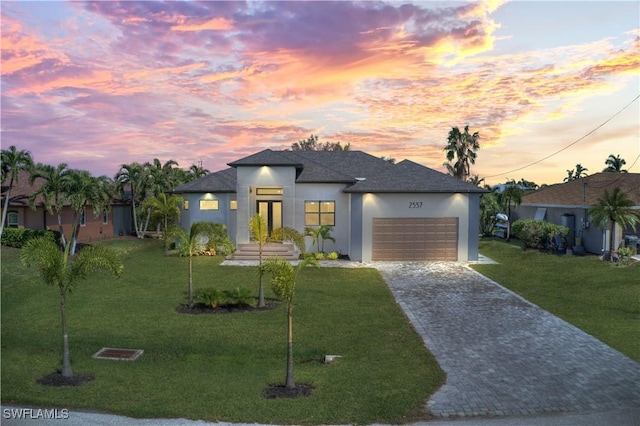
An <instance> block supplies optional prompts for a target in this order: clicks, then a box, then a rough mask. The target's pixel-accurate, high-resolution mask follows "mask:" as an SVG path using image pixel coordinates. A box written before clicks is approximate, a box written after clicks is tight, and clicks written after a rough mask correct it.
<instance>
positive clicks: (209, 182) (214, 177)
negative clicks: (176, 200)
mask: <svg viewBox="0 0 640 426" xmlns="http://www.w3.org/2000/svg"><path fill="white" fill-rule="evenodd" d="M173 192H175V193H178V194H183V193H188V192H195V193H203V192H236V169H231V168H229V169H224V170H221V171H219V172H215V173H209V174H208V175H206V176H203V177H201V178H200V179H196V180H194V181H191V182H188V183H185V184H184V185H180V186H178V187H177V188H176V189H174V190H173Z"/></svg>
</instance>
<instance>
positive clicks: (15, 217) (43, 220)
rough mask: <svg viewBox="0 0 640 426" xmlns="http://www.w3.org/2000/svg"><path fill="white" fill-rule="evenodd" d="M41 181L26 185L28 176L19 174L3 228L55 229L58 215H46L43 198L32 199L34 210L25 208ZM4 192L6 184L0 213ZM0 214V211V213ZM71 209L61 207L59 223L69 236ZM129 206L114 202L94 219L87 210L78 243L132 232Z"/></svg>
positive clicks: (0, 207)
mask: <svg viewBox="0 0 640 426" xmlns="http://www.w3.org/2000/svg"><path fill="white" fill-rule="evenodd" d="M43 182H44V181H43V180H42V179H40V178H38V179H36V180H35V181H34V183H33V185H30V184H29V174H28V173H27V172H24V171H21V172H20V175H19V176H18V182H17V183H16V182H14V186H13V188H12V189H11V195H10V196H11V199H10V200H9V208H8V209H7V222H6V224H5V226H6V227H7V228H29V229H51V230H53V231H57V230H58V216H57V214H56V212H55V210H54V211H53V214H49V213H48V212H47V210H46V209H45V207H44V199H43V198H42V197H41V196H39V197H37V198H36V200H35V207H36V209H35V210H33V209H31V207H29V197H30V196H31V194H32V193H34V192H35V191H37V190H38V189H39V188H40V187H41V186H42V184H43ZM7 189H8V181H5V182H3V183H2V197H1V202H2V204H1V205H0V210H1V209H4V200H5V196H6V192H7ZM0 213H1V212H0ZM73 213H74V212H73V210H72V209H71V207H70V206H68V205H65V206H64V207H63V210H62V224H63V227H64V231H65V235H66V236H67V237H68V236H69V235H70V233H71V222H72V220H73ZM132 224H133V222H132V220H131V205H130V203H129V204H126V203H124V202H121V201H119V200H114V201H113V202H112V204H111V209H110V211H103V212H101V213H100V214H99V215H98V217H94V214H93V209H92V208H91V207H88V208H87V209H86V210H85V212H84V215H83V217H82V220H81V222H80V226H81V229H80V234H79V236H78V241H79V242H89V241H92V240H96V239H104V238H110V237H113V236H117V235H127V234H130V233H132Z"/></svg>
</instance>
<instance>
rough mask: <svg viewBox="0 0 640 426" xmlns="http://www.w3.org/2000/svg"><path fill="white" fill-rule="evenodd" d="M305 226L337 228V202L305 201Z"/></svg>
mask: <svg viewBox="0 0 640 426" xmlns="http://www.w3.org/2000/svg"><path fill="white" fill-rule="evenodd" d="M304 224H305V226H320V225H327V226H335V224H336V202H335V201H305V202H304Z"/></svg>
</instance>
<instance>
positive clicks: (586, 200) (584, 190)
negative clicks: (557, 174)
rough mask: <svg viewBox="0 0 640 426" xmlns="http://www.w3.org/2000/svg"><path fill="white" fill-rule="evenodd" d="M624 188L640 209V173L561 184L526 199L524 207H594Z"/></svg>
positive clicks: (530, 194)
mask: <svg viewBox="0 0 640 426" xmlns="http://www.w3.org/2000/svg"><path fill="white" fill-rule="evenodd" d="M614 188H620V189H621V190H622V191H623V192H624V193H625V194H626V195H627V196H628V197H629V198H631V200H633V201H634V203H635V205H636V206H640V173H596V174H593V175H591V176H586V177H583V178H580V179H576V180H573V181H571V182H566V183H558V184H555V185H550V186H547V187H546V188H542V189H539V190H537V191H534V192H531V193H529V194H527V195H525V196H523V197H522V204H523V205H540V206H546V205H562V206H592V205H595V204H596V203H597V202H598V198H601V197H602V195H603V194H604V191H605V190H607V191H609V192H611V191H613V189H614Z"/></svg>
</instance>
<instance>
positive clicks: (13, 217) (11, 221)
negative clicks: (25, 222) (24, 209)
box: [7, 212, 19, 228]
mask: <svg viewBox="0 0 640 426" xmlns="http://www.w3.org/2000/svg"><path fill="white" fill-rule="evenodd" d="M18 225H19V222H18V212H9V213H7V227H8V228H17V227H18Z"/></svg>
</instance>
